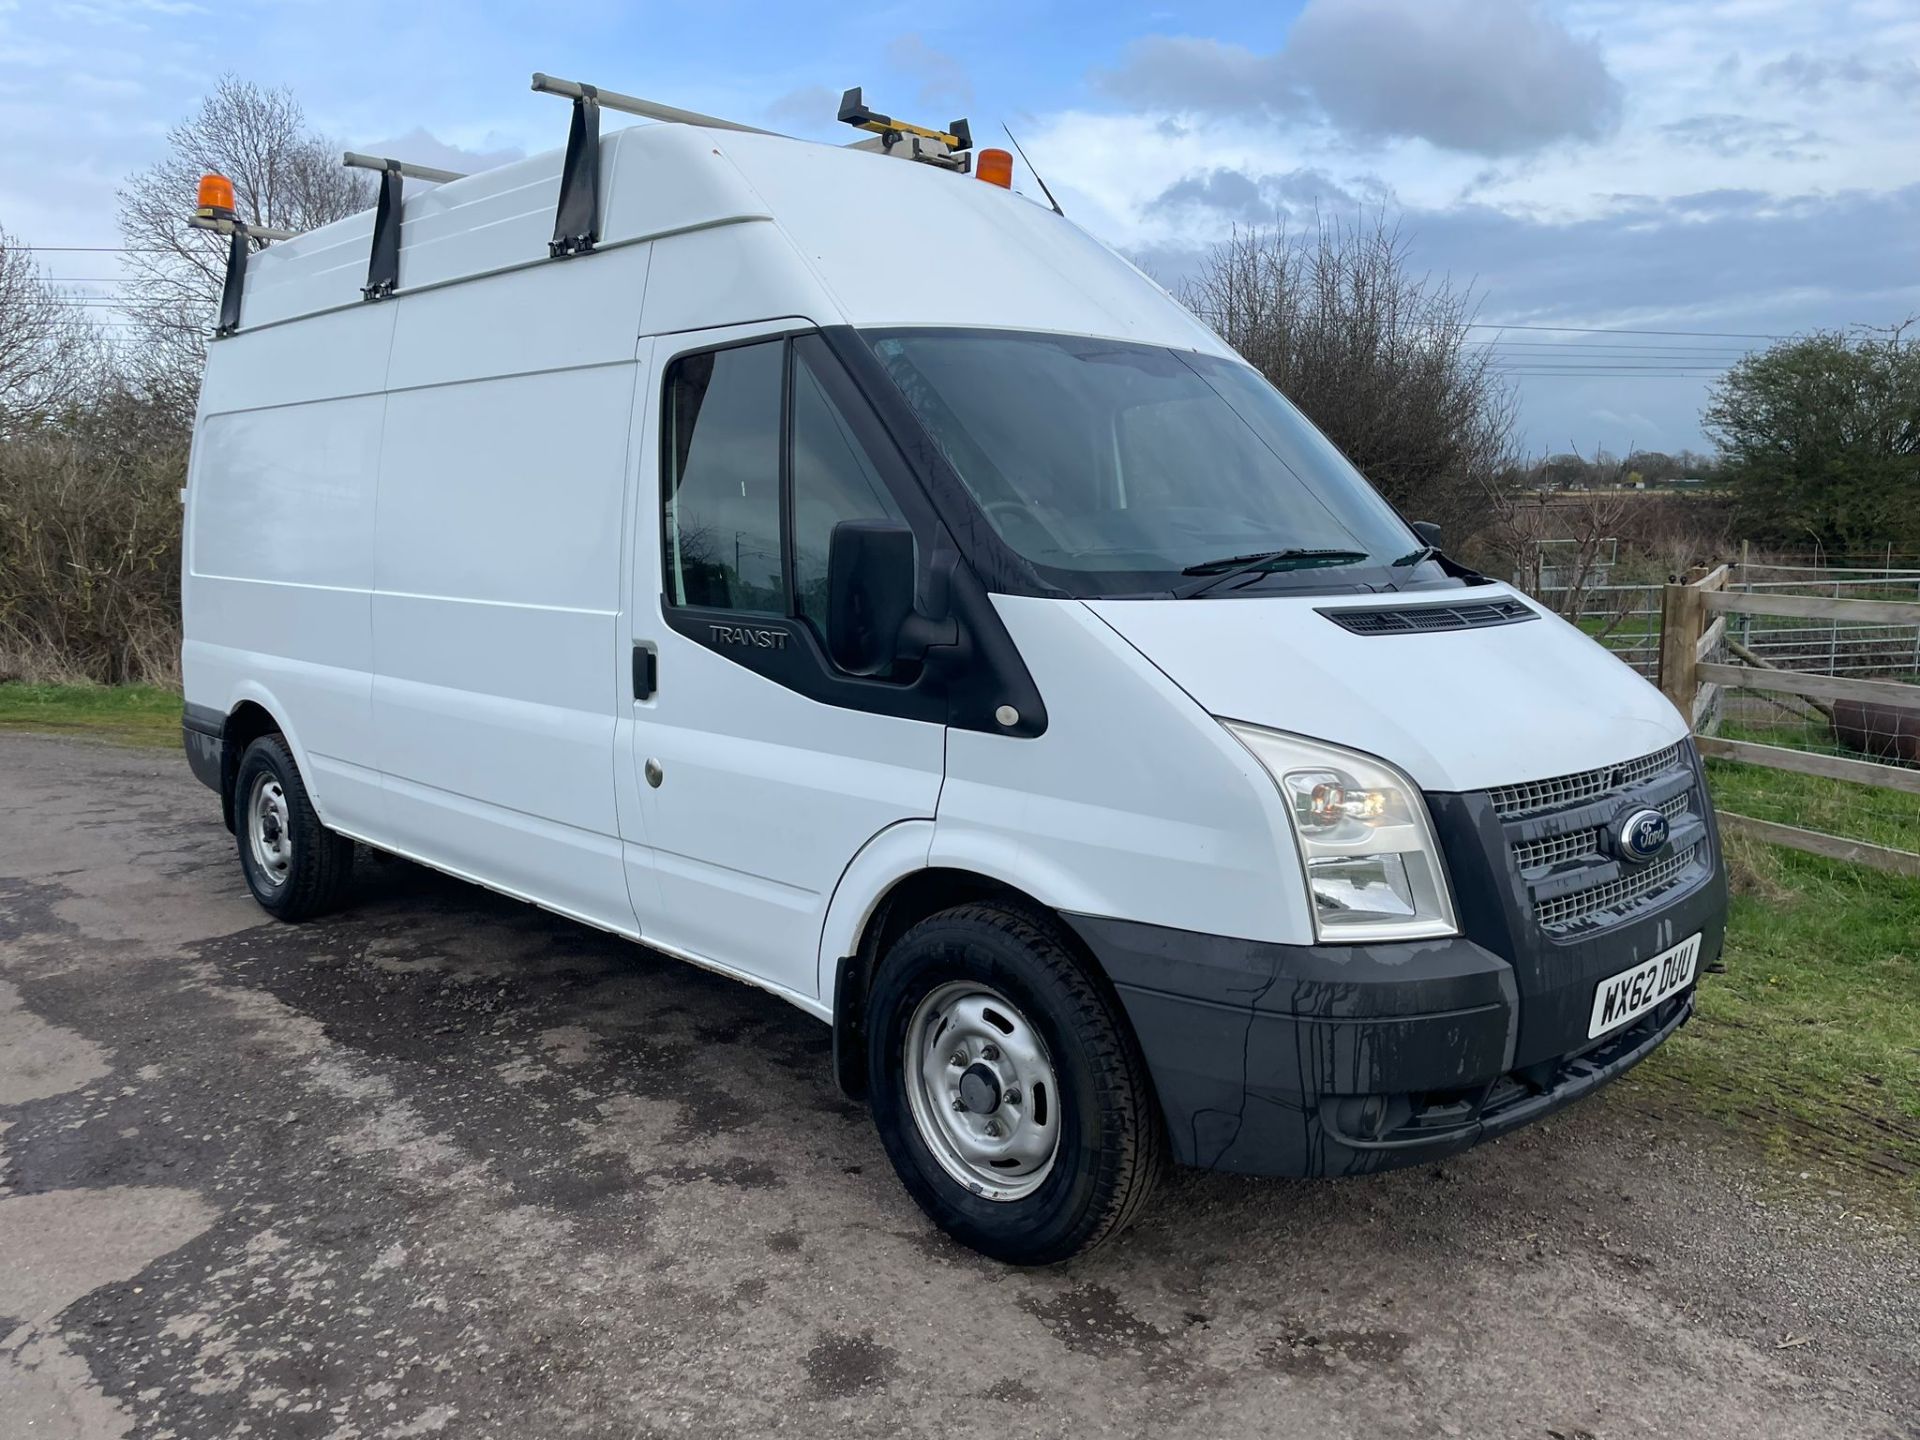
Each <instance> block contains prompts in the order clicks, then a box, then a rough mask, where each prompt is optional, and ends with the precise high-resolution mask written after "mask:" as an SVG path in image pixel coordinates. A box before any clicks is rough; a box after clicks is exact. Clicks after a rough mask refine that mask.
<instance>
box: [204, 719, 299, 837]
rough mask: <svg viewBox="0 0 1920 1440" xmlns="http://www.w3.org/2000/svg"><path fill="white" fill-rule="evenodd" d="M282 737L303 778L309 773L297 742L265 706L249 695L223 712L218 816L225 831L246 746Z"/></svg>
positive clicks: (231, 821) (231, 817) (231, 822)
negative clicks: (262, 739)
mask: <svg viewBox="0 0 1920 1440" xmlns="http://www.w3.org/2000/svg"><path fill="white" fill-rule="evenodd" d="M276 734H277V735H282V736H285V737H286V741H287V744H288V746H289V747H290V748H292V750H293V752H294V763H295V764H297V765H299V766H300V773H301V774H302V775H303V776H304V775H307V774H308V773H309V772H308V770H307V766H306V760H305V757H304V756H303V755H302V754H301V752H300V749H299V745H298V742H296V741H295V740H294V738H293V736H292V735H290V734H288V733H287V727H286V726H285V724H283V723H282V722H281V720H280V717H279V716H278V715H276V714H275V713H274V711H273V710H272V709H271V708H269V706H268V704H267V703H266V702H264V701H262V700H260V699H257V698H255V697H253V696H251V695H248V696H243V697H242V698H241V699H239V700H236V701H235V702H234V703H233V705H232V706H231V707H230V708H229V709H228V711H227V718H226V722H225V724H224V725H223V726H222V727H221V731H220V815H221V818H222V819H224V820H225V821H226V822H227V829H229V830H231V829H233V826H234V813H233V812H234V785H235V782H236V780H237V779H238V778H239V775H240V757H241V756H243V755H245V754H246V753H247V747H248V746H249V745H251V744H252V743H253V742H254V741H256V740H258V739H259V738H260V737H261V736H262V735H276Z"/></svg>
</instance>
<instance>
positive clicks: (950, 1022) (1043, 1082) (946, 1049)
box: [901, 980, 1060, 1201]
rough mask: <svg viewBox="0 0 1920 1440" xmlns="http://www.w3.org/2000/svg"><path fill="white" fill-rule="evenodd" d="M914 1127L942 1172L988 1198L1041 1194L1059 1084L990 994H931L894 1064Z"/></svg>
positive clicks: (962, 984)
mask: <svg viewBox="0 0 1920 1440" xmlns="http://www.w3.org/2000/svg"><path fill="white" fill-rule="evenodd" d="M901 1061H902V1065H901V1069H902V1072H903V1074H904V1077H905V1079H906V1090H907V1104H908V1108H909V1109H910V1110H911V1111H912V1113H913V1123H914V1128H915V1129H916V1130H917V1131H919V1134H920V1139H921V1142H922V1143H923V1144H925V1145H926V1147H927V1150H928V1151H929V1152H930V1153H931V1154H932V1156H933V1158H934V1160H935V1161H936V1162H937V1163H938V1164H939V1166H940V1168H941V1169H942V1170H944V1171H946V1173H947V1174H948V1175H949V1176H951V1177H952V1178H953V1179H954V1180H956V1181H958V1182H959V1183H960V1184H961V1185H964V1186H965V1187H966V1188H967V1189H968V1190H970V1191H972V1192H973V1193H974V1194H976V1195H979V1196H981V1197H983V1198H985V1199H988V1200H1003V1201H1008V1200H1021V1199H1025V1198H1026V1197H1027V1196H1028V1195H1031V1194H1032V1193H1033V1192H1034V1191H1035V1190H1037V1189H1039V1188H1040V1185H1041V1183H1042V1182H1044V1181H1045V1180H1046V1178H1047V1176H1048V1174H1050V1173H1051V1172H1052V1170H1053V1162H1054V1160H1055V1158H1056V1157H1057V1156H1058V1155H1059V1152H1060V1086H1059V1082H1058V1081H1057V1080H1056V1078H1055V1076H1054V1070H1053V1061H1052V1059H1051V1058H1050V1057H1049V1056H1048V1054H1047V1047H1046V1044H1045V1043H1044V1042H1043V1041H1042V1040H1041V1038H1040V1034H1039V1032H1038V1031H1037V1030H1035V1029H1034V1027H1033V1024H1032V1022H1031V1021H1029V1020H1028V1019H1027V1017H1026V1016H1025V1015H1023V1014H1021V1013H1020V1010H1019V1009H1018V1008H1017V1007H1016V1006H1014V1005H1013V1004H1012V1003H1011V1002H1009V1001H1008V1000H1007V998H1006V997H1005V996H1004V995H1001V994H1000V993H999V992H998V991H996V990H993V989H992V988H990V987H989V986H986V985H982V984H979V983H978V982H976V981H971V980H957V981H950V982H948V983H947V984H944V985H940V986H936V987H935V988H934V989H933V990H932V991H931V992H930V993H929V994H928V995H927V996H926V998H925V999H923V1000H921V1002H920V1003H919V1005H918V1006H916V1007H915V1009H914V1012H913V1018H912V1019H911V1020H909V1021H908V1023H907V1038H906V1044H905V1046H904V1050H903V1054H902V1056H901Z"/></svg>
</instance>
